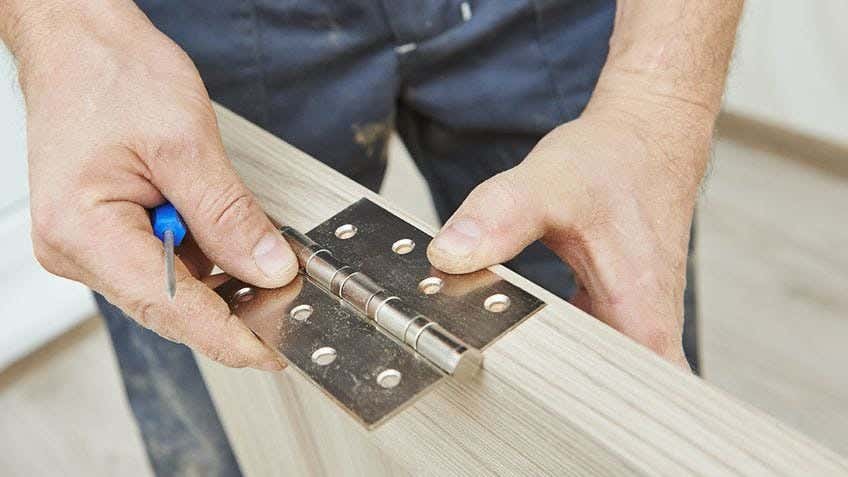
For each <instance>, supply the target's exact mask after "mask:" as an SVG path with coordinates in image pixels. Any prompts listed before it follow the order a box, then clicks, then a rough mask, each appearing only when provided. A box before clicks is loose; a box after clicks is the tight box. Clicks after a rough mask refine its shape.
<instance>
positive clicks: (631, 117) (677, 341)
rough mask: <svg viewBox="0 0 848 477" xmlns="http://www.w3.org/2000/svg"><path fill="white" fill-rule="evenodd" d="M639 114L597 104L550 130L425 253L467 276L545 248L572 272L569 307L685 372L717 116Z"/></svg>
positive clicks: (652, 107)
mask: <svg viewBox="0 0 848 477" xmlns="http://www.w3.org/2000/svg"><path fill="white" fill-rule="evenodd" d="M636 106H637V107H635V108H634V107H633V105H632V104H630V103H629V101H628V100H626V99H625V100H622V101H620V102H618V103H610V104H606V105H604V106H597V105H590V108H588V109H587V110H586V112H584V114H583V115H582V116H581V117H580V118H579V119H576V120H574V121H572V122H569V123H566V124H564V125H562V126H560V127H558V128H557V129H555V130H553V131H552V132H551V133H549V134H548V135H547V136H545V137H544V138H543V139H542V140H541V141H540V142H539V143H538V144H537V145H536V147H535V148H534V149H533V150H532V151H531V152H530V154H529V155H528V156H527V158H526V159H525V160H524V161H523V162H522V163H521V164H519V165H518V166H516V167H515V168H513V169H510V170H508V171H506V172H503V173H501V174H498V175H496V176H494V177H492V178H491V179H489V180H488V181H486V182H484V183H482V184H480V185H479V186H478V187H477V188H475V189H474V190H473V191H472V192H471V194H470V195H469V196H468V198H467V199H466V200H465V202H464V203H463V204H462V206H460V208H459V210H458V211H457V212H456V213H455V214H454V215H453V216H452V217H451V218H450V220H448V222H447V223H446V224H445V226H444V228H443V229H442V231H441V232H440V233H439V235H438V236H437V237H436V239H435V240H433V242H432V243H431V245H430V247H429V249H428V256H429V258H430V260H431V262H432V263H433V265H435V266H436V267H437V268H439V269H441V270H443V271H445V272H448V273H465V272H471V271H474V270H478V269H480V268H483V267H486V266H489V265H492V264H495V263H501V262H504V261H507V260H509V259H510V258H512V257H514V256H515V255H517V254H518V253H519V252H520V251H521V250H523V249H524V248H525V247H526V246H528V245H529V244H530V243H532V242H533V241H535V240H538V239H541V240H542V241H543V243H544V244H545V245H547V246H548V247H549V248H550V249H551V250H553V251H554V252H555V253H556V254H557V255H558V256H559V257H560V258H561V259H562V260H564V261H565V262H567V263H568V264H569V266H570V267H571V268H572V269H573V270H574V272H575V274H576V277H577V280H578V284H579V289H578V292H577V293H576V295H575V296H574V297H573V298H572V303H573V304H575V305H576V306H578V307H580V308H582V309H583V310H585V311H586V312H588V313H591V314H592V315H594V316H595V317H597V318H599V319H600V320H602V321H603V322H605V323H607V324H609V325H610V326H612V327H613V328H615V329H617V330H619V331H621V332H622V333H624V334H626V335H628V336H630V337H631V338H633V339H634V340H636V341H637V342H639V343H641V344H643V345H645V346H647V347H648V348H650V349H652V350H654V351H655V352H656V353H658V354H659V355H661V356H662V357H664V358H665V359H667V360H669V361H671V362H673V363H675V364H677V365H679V366H681V367H684V368H686V369H689V367H688V364H687V362H686V358H685V356H684V354H683V347H682V329H683V291H684V288H685V286H686V261H687V250H688V243H689V232H690V226H691V224H692V217H693V213H694V207H695V202H696V198H697V192H698V189H699V183H700V179H701V177H702V175H703V172H704V168H705V164H706V158H707V156H708V154H709V145H710V139H711V135H712V124H713V119H714V118H713V116H712V115H711V114H709V113H708V112H706V111H701V110H699V109H698V108H697V107H694V108H693V107H692V105H683V106H678V105H669V104H663V103H662V102H660V101H658V102H655V103H645V104H644V105H641V104H640V105H636ZM634 111H638V112H634ZM481 159H482V158H481Z"/></svg>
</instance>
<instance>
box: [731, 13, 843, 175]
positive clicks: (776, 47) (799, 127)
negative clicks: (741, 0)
mask: <svg viewBox="0 0 848 477" xmlns="http://www.w3.org/2000/svg"><path fill="white" fill-rule="evenodd" d="M846 21H848V1H846V0H815V1H794V0H747V1H746V5H745V15H744V17H743V20H742V25H741V28H740V34H739V38H738V42H737V46H736V54H735V57H734V61H733V65H732V68H731V74H730V78H729V81H728V89H727V96H726V98H725V109H727V110H728V111H732V112H738V113H741V114H743V115H747V116H751V117H754V118H757V119H761V120H765V121H768V122H771V123H775V124H778V125H781V126H784V127H787V128H789V129H792V130H795V131H798V132H803V133H806V134H809V135H812V136H816V137H818V138H821V139H825V140H828V141H832V142H837V143H841V144H845V145H848V36H846V33H848V30H847V29H846ZM846 160H848V158H846Z"/></svg>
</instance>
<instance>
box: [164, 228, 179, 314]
mask: <svg viewBox="0 0 848 477" xmlns="http://www.w3.org/2000/svg"><path fill="white" fill-rule="evenodd" d="M164 243H165V288H166V289H167V290H168V298H170V299H171V300H173V299H174V296H176V294H177V277H176V275H175V273H174V231H173V230H170V229H168V230H166V231H165V240H164Z"/></svg>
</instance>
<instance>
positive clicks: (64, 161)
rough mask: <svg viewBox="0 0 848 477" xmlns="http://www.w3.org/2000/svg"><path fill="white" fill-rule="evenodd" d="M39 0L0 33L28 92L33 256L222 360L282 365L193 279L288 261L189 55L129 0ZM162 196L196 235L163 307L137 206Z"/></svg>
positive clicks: (251, 273)
mask: <svg viewBox="0 0 848 477" xmlns="http://www.w3.org/2000/svg"><path fill="white" fill-rule="evenodd" d="M36 3H38V2H32V5H31V8H30V9H28V10H27V11H26V12H25V13H24V14H22V15H20V16H18V17H17V18H16V20H17V21H16V22H14V23H13V26H14V31H13V32H11V31H9V30H10V29H11V27H10V29H7V30H6V31H5V33H6V35H5V36H6V39H7V41H8V42H9V43H10V46H12V49H13V52H14V53H15V54H16V56H17V58H18V62H19V71H20V79H21V84H22V88H23V90H24V93H25V96H26V100H27V113H28V117H27V133H28V144H29V175H30V199H31V209H32V220H33V237H32V238H33V245H34V249H35V253H36V256H37V258H38V260H39V262H41V264H42V265H43V266H44V267H45V268H46V269H48V270H49V271H51V272H53V273H55V274H57V275H61V276H64V277H68V278H71V279H73V280H77V281H80V282H83V283H85V284H87V285H88V286H90V287H91V288H92V289H94V290H96V291H98V292H100V293H102V294H103V295H104V296H106V298H107V299H109V301H111V302H112V303H114V304H116V305H117V306H119V307H120V308H121V309H123V310H125V311H126V312H127V313H128V314H129V315H130V316H132V317H133V318H134V319H135V320H136V321H138V322H139V323H140V324H142V325H143V326H145V327H148V328H150V329H152V330H154V331H156V332H157V333H159V334H160V335H162V336H164V337H166V338H168V339H171V340H174V341H178V342H182V343H185V344H187V345H188V346H190V347H191V348H193V349H195V350H197V351H199V352H201V353H203V354H206V355H207V356H209V357H211V358H213V359H215V360H217V361H219V362H221V363H223V364H226V365H229V366H253V367H258V368H261V369H268V370H275V369H281V368H282V366H283V364H282V363H281V362H280V361H279V360H278V359H277V358H276V357H275V355H274V354H272V352H271V351H270V350H268V349H267V348H266V347H265V346H264V345H262V344H261V343H260V342H259V340H258V339H257V338H256V337H255V336H254V335H253V334H252V333H251V332H250V330H248V329H247V327H246V326H244V324H242V323H241V321H240V320H239V319H238V318H237V317H236V316H234V315H232V314H230V312H229V308H228V307H227V305H226V304H225V303H224V301H223V300H222V299H221V298H220V297H218V296H217V295H216V294H215V293H214V292H213V291H212V290H211V289H210V288H208V287H207V286H206V285H204V284H203V282H201V281H200V280H199V279H200V278H202V277H203V276H205V275H207V274H208V273H209V272H210V270H211V268H212V263H215V264H217V265H219V266H220V267H221V268H222V269H223V270H225V271H226V272H227V273H229V274H231V275H234V276H236V277H239V278H240V279H242V280H245V281H247V282H250V283H253V284H255V285H258V286H261V287H278V286H282V285H284V284H286V283H288V282H289V281H290V280H291V279H292V278H293V277H294V275H295V273H296V272H297V262H296V259H295V257H294V254H293V253H292V252H291V250H290V249H289V247H288V245H287V244H286V242H285V240H284V239H283V238H282V237H281V236H280V234H279V233H277V232H276V230H275V228H274V226H273V224H272V223H271V222H270V221H269V219H268V218H267V217H266V216H265V214H264V213H263V211H262V210H261V208H260V206H259V204H258V203H257V202H256V200H255V199H254V197H253V196H252V195H251V193H250V192H249V191H248V190H247V188H246V187H245V186H244V185H243V184H242V183H241V181H240V180H239V178H238V176H237V175H236V173H235V171H234V170H233V168H232V166H231V165H230V163H229V161H228V160H227V157H226V156H225V154H224V148H223V145H222V143H221V139H220V136H219V133H218V127H217V124H216V119H215V115H214V112H213V110H212V106H211V103H210V100H209V98H208V96H207V93H206V90H205V88H204V86H203V83H202V82H201V79H200V76H199V75H198V72H197V70H196V69H195V67H194V65H193V64H192V62H191V61H190V59H189V58H188V56H187V55H186V54H185V53H184V52H183V51H182V50H180V49H179V47H177V45H175V44H174V43H173V42H171V41H170V40H169V39H168V38H167V37H165V36H164V35H163V34H161V33H160V32H159V31H157V30H156V29H155V28H154V27H153V25H151V24H150V22H149V21H148V20H147V19H146V18H145V17H144V15H143V14H142V13H141V12H140V11H139V10H138V9H137V8H136V7H135V5H134V4H132V3H131V2H114V1H109V2H82V3H78V2H70V3H65V2H48V3H49V5H50V6H49V7H47V6H45V5H47V3H45V2H41V3H38V5H36ZM166 198H167V200H169V201H171V202H172V203H173V204H174V206H175V207H176V208H177V209H178V210H179V211H180V212H181V213H182V215H183V217H184V219H185V221H186V224H187V225H188V227H189V230H190V232H191V234H192V236H191V238H190V239H188V240H187V241H186V243H185V244H184V245H183V246H182V247H181V250H179V255H180V260H179V261H178V263H177V264H176V273H177V293H176V299H175V300H174V301H173V302H172V301H170V300H169V299H168V297H167V294H166V293H165V289H164V273H165V271H164V266H163V261H162V253H163V250H162V244H161V243H160V242H159V240H158V239H157V238H156V237H155V236H154V235H153V234H152V232H151V226H150V218H149V217H148V214H147V212H146V209H147V208H151V207H154V206H156V205H158V204H161V203H162V202H163V201H165V199H166ZM207 257H208V258H207Z"/></svg>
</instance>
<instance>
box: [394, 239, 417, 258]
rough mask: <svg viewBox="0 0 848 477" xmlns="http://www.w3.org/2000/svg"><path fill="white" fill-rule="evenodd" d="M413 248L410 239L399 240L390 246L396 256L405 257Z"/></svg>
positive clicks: (413, 245) (413, 243)
mask: <svg viewBox="0 0 848 477" xmlns="http://www.w3.org/2000/svg"><path fill="white" fill-rule="evenodd" d="M414 248H415V242H413V241H412V239H400V240H398V241H397V242H395V243H393V244H392V251H393V252H394V253H396V254H398V255H406V254H408V253H409V252H411V251H412V249H414Z"/></svg>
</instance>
